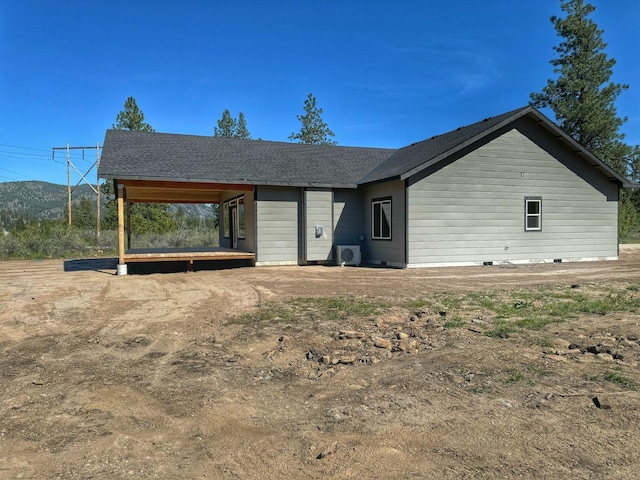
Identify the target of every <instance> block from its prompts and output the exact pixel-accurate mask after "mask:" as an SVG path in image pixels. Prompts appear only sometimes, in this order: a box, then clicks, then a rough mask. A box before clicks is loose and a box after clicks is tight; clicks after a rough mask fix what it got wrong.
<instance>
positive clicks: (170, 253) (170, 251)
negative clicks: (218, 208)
mask: <svg viewBox="0 0 640 480" xmlns="http://www.w3.org/2000/svg"><path fill="white" fill-rule="evenodd" d="M255 258H256V254H255V253H251V252H240V251H238V250H232V249H230V248H222V247H197V248H131V249H129V250H127V251H126V252H125V254H124V261H125V263H136V262H189V265H192V264H193V262H195V261H212V260H254V261H255Z"/></svg>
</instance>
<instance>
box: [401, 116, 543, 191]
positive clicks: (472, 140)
mask: <svg viewBox="0 0 640 480" xmlns="http://www.w3.org/2000/svg"><path fill="white" fill-rule="evenodd" d="M533 110H534V109H533V108H532V107H525V108H523V109H522V110H520V111H518V112H516V113H514V114H513V115H511V116H510V117H507V118H505V119H504V120H503V121H502V122H500V123H497V124H496V125H494V126H493V127H490V128H487V129H486V130H483V131H482V132H480V133H479V134H477V135H475V136H473V137H471V138H470V139H468V140H465V141H464V142H462V143H460V144H458V145H456V146H455V147H453V148H450V149H449V150H447V151H446V152H443V153H441V154H440V155H438V156H437V157H434V158H432V159H431V160H428V161H427V162H425V163H423V164H421V165H419V166H417V167H415V168H412V169H411V170H409V171H407V172H405V173H403V174H402V175H400V180H406V179H407V178H409V177H412V176H413V175H415V174H417V173H420V172H421V171H423V170H424V169H426V168H429V167H431V166H432V165H435V164H437V163H439V162H441V161H443V160H444V159H446V158H448V157H450V156H451V155H453V154H454V153H456V152H459V151H460V150H463V149H464V148H466V147H468V146H469V145H472V144H474V143H475V142H477V141H478V140H480V139H481V138H484V137H486V136H487V135H491V134H492V133H493V132H495V131H497V130H500V129H501V128H502V127H504V126H505V125H508V124H509V123H511V122H514V121H515V120H517V119H518V118H521V117H523V116H524V115H527V114H529V113H530V112H531V111H533Z"/></svg>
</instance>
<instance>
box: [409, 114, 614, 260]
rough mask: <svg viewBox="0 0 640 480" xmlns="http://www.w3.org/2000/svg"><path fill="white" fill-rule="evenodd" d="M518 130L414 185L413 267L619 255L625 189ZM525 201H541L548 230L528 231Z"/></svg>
mask: <svg viewBox="0 0 640 480" xmlns="http://www.w3.org/2000/svg"><path fill="white" fill-rule="evenodd" d="M515 127H516V128H512V129H510V130H508V131H503V132H498V133H497V134H495V135H494V136H492V137H491V138H489V139H488V140H487V142H486V143H484V144H483V145H482V146H480V147H478V148H476V149H475V150H472V151H470V152H466V153H464V154H462V155H461V157H460V158H458V159H456V160H455V161H453V162H452V163H449V164H448V165H446V166H444V167H443V168H441V169H439V170H437V171H433V172H425V173H423V174H422V175H421V178H412V179H410V182H409V184H410V186H409V187H408V191H407V202H408V209H407V223H408V232H409V233H408V242H407V245H408V263H409V264H410V266H411V265H414V266H419V265H437V264H456V263H457V264H474V263H482V262H500V261H538V260H550V259H562V260H580V259H595V258H612V257H616V256H617V254H618V251H617V248H618V247H617V246H618V236H617V235H618V234H617V206H618V204H617V200H618V187H617V186H616V185H615V184H613V183H611V182H609V181H608V180H607V179H606V178H605V177H604V176H603V175H601V174H599V173H598V171H597V170H595V169H594V168H593V167H590V166H588V165H586V164H585V163H584V162H582V161H581V160H580V159H579V158H576V157H575V156H574V154H573V153H572V152H570V151H569V150H567V149H566V148H564V147H562V146H561V145H559V144H557V143H556V142H555V141H553V139H552V138H550V137H549V136H548V135H546V134H543V133H542V132H541V130H540V129H538V128H536V127H535V126H534V125H532V124H531V123H529V122H526V121H523V120H519V121H518V122H516V124H515ZM525 197H542V231H525V228H524V198H525Z"/></svg>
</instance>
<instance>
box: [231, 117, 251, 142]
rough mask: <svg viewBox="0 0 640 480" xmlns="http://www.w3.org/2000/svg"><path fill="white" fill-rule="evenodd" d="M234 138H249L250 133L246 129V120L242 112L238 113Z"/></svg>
mask: <svg viewBox="0 0 640 480" xmlns="http://www.w3.org/2000/svg"><path fill="white" fill-rule="evenodd" d="M235 134H236V138H242V139H245V140H246V139H250V138H251V133H249V130H247V121H246V120H245V119H244V113H242V112H240V113H239V114H238V124H237V125H236V132H235Z"/></svg>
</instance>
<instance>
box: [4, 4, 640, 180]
mask: <svg viewBox="0 0 640 480" xmlns="http://www.w3.org/2000/svg"><path fill="white" fill-rule="evenodd" d="M590 3H592V4H593V5H594V6H596V7H597V10H596V11H595V13H594V14H593V16H592V19H593V20H594V21H595V22H596V23H597V24H598V26H599V27H600V28H601V29H603V30H604V40H605V41H606V42H607V43H608V47H607V49H606V53H607V54H608V55H609V56H610V57H613V58H615V59H616V60H617V64H616V66H615V68H614V78H613V80H614V81H616V82H620V83H627V84H629V85H630V89H629V90H627V91H626V92H624V93H623V94H622V96H621V97H620V98H619V100H618V103H617V107H618V113H619V115H620V116H627V117H628V121H627V123H625V125H624V126H623V129H622V131H623V132H624V133H625V134H626V135H627V142H628V143H630V144H640V62H638V55H637V52H638V50H639V49H640V28H638V26H639V25H640V2H638V0H616V1H611V0H609V1H605V0H591V1H590ZM552 15H562V12H561V10H560V0H535V1H514V0H486V1H483V2H479V1H477V0H458V1H456V2H425V1H424V0H416V1H414V0H410V1H400V2H383V1H379V2H372V1H371V0H368V1H360V0H356V1H344V0H342V1H334V0H324V1H322V2H319V1H316V2H313V1H305V0H295V1H288V0H285V1H278V2H269V1H265V0H262V1H242V0H239V1H236V2H221V1H220V2H219V1H204V0H203V1H192V0H183V1H182V2H175V1H171V2H170V1H162V0H156V1H151V0H148V1H136V0H128V1H121V0H115V1H113V0H110V1H104V2H93V1H85V0H68V1H67V0H55V1H54V0H47V1H45V0H7V1H5V2H3V3H2V6H1V7H0V99H1V102H2V108H1V109H0V182H3V181H4V182H6V181H15V180H45V181H50V182H54V183H60V184H66V165H65V162H64V158H65V157H64V152H56V156H55V160H52V150H51V148H52V147H62V146H65V145H66V144H67V143H69V144H70V145H71V146H95V145H96V143H100V144H102V142H103V140H104V135H105V130H106V129H107V128H110V127H111V126H112V124H113V123H114V122H115V117H116V115H117V113H118V112H119V111H120V110H122V108H123V105H124V102H125V100H126V99H127V97H129V96H133V97H135V98H136V100H137V103H138V105H139V107H140V108H141V109H142V111H143V112H144V114H145V120H146V121H147V122H149V123H150V124H151V125H152V126H153V127H154V128H155V129H156V131H159V132H170V133H187V134H195V135H212V134H213V127H214V125H215V124H216V121H217V120H218V119H219V118H220V116H221V114H222V111H223V110H224V109H229V110H230V112H231V114H232V115H233V116H236V117H237V115H238V112H243V113H244V115H245V118H246V120H247V126H248V128H249V130H250V132H251V134H252V136H253V138H262V139H264V140H276V141H288V140H287V137H288V136H289V135H290V134H291V133H292V132H294V131H296V132H297V131H299V128H300V123H299V122H298V120H297V119H296V115H298V114H302V113H303V111H302V107H303V104H304V99H305V98H306V95H307V94H308V93H313V94H314V95H315V97H316V98H317V102H318V106H319V107H321V108H322V109H323V110H324V113H323V119H324V120H325V121H326V122H327V123H328V124H329V126H330V128H331V129H332V130H333V131H334V132H335V133H336V136H335V137H334V139H335V140H337V141H338V143H339V144H340V145H354V146H369V147H389V148H397V147H401V146H404V145H407V144H409V143H412V142H415V141H419V140H423V139H425V138H429V137H431V136H433V135H435V134H439V133H444V132H446V131H449V130H452V129H455V128H457V127H459V126H462V125H467V124H469V123H473V122H476V121H479V120H482V119H483V118H485V117H488V116H493V115H497V114H500V113H503V112H506V111H508V110H512V109H514V108H518V107H521V106H524V105H526V104H527V103H528V101H529V93H530V92H532V91H540V90H541V89H542V87H543V86H544V85H545V83H546V80H547V79H548V78H553V77H554V75H553V72H552V66H551V65H550V64H549V60H551V58H552V57H553V56H554V52H553V49H552V47H553V46H554V45H557V44H558V42H559V41H560V39H559V37H557V36H556V33H555V30H554V29H553V26H552V24H551V22H550V21H549V18H550V17H551V16H552ZM544 113H546V114H548V115H550V116H551V118H552V119H553V116H552V114H551V113H550V112H544ZM81 155H82V153H81V152H80V151H76V152H73V154H72V160H73V162H74V163H75V164H76V165H77V167H78V168H79V169H80V170H81V171H82V172H83V173H84V171H85V170H86V169H88V168H89V166H90V165H91V162H92V161H93V160H95V148H94V149H93V150H88V151H87V152H86V153H85V158H84V159H82V158H81ZM79 178H80V177H79V176H78V175H77V174H75V173H74V174H72V182H74V183H75V182H76V181H77V180H78V179H79ZM90 178H95V173H92V174H91V177H90Z"/></svg>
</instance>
